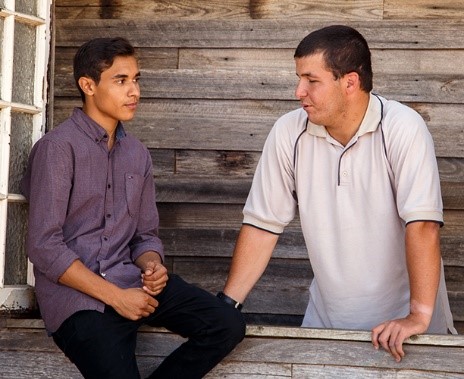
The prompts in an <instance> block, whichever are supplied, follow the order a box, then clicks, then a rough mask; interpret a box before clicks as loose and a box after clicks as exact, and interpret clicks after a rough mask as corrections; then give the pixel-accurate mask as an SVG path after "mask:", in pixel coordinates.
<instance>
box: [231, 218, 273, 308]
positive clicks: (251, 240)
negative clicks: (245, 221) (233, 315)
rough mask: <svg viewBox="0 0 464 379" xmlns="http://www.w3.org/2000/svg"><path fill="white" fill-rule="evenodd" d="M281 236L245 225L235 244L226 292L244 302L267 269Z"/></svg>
mask: <svg viewBox="0 0 464 379" xmlns="http://www.w3.org/2000/svg"><path fill="white" fill-rule="evenodd" d="M278 239H279V236H278V235H277V234H273V233H270V232H268V231H265V230H262V229H258V228H255V227H254V226H250V225H243V226H242V228H241V230H240V233H239V236H238V238H237V242H236V244H235V249H234V254H233V257H232V264H231V267H230V271H229V276H228V278H227V282H226V285H225V287H224V293H225V294H226V295H228V296H230V297H231V298H233V299H235V300H236V301H238V302H240V303H243V301H244V300H245V298H246V297H247V295H248V293H249V292H250V291H251V289H252V288H253V286H254V285H255V284H256V282H257V281H258V279H259V278H260V277H261V275H262V274H263V272H264V270H265V269H266V266H267V264H268V263H269V260H270V259H271V255H272V252H273V251H274V247H275V245H276V243H277V240H278Z"/></svg>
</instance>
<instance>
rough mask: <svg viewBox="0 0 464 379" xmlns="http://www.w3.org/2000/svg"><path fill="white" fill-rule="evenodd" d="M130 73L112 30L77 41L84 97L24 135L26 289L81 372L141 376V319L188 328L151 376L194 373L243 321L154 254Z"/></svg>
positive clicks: (200, 372)
mask: <svg viewBox="0 0 464 379" xmlns="http://www.w3.org/2000/svg"><path fill="white" fill-rule="evenodd" d="M139 77H140V71H139V67H138V63H137V59H136V57H135V51H134V48H133V47H132V46H131V44H130V43H129V42H128V41H127V40H125V39H123V38H113V39H110V38H96V39H93V40H91V41H89V42H87V43H85V44H84V45H82V46H81V47H80V48H79V50H78V51H77V53H76V56H75V58H74V78H75V81H76V85H77V88H78V89H79V91H80V94H81V97H82V101H83V106H82V108H76V109H74V111H73V114H72V115H71V117H70V118H69V119H67V120H66V121H64V122H63V123H62V124H61V125H59V126H58V127H57V128H55V129H54V130H52V131H51V132H49V133H47V134H46V135H45V136H44V137H43V138H42V139H41V140H40V141H39V142H37V143H36V144H35V145H34V147H33V149H32V152H31V155H30V159H29V166H28V169H27V172H26V175H25V177H24V180H23V188H24V193H25V194H26V196H27V198H28V200H29V235H28V254H29V258H30V260H31V262H32V263H33V264H34V273H35V278H36V294H37V299H38V303H39V308H40V311H41V314H42V317H43V319H44V322H45V326H46V328H47V331H48V333H49V334H50V335H52V336H53V339H54V341H55V342H56V344H57V345H58V346H59V347H60V349H61V350H63V352H64V353H65V354H66V356H68V358H69V359H70V360H71V361H72V362H73V363H74V364H75V365H76V366H77V368H78V369H79V370H80V371H81V373H82V374H83V375H84V377H85V378H98V379H102V378H124V379H132V378H134V379H135V378H140V374H139V370H138V368H137V362H136V358H135V345H136V336H137V330H138V328H139V327H140V326H141V325H142V324H148V325H151V326H163V327H166V328H167V329H169V330H171V331H173V332H174V333H178V334H180V335H182V336H183V337H186V338H188V340H187V342H185V343H184V344H182V345H181V346H180V347H179V348H178V349H176V350H175V351H174V352H173V353H171V355H170V356H168V357H167V358H166V359H165V360H164V361H163V362H162V363H161V365H160V366H159V367H158V368H157V369H156V370H155V371H154V372H153V373H152V374H151V376H150V378H170V379H172V378H183V379H185V378H201V377H202V376H204V375H205V374H206V373H207V372H208V371H210V370H211V369H212V368H213V367H214V366H215V365H216V364H217V363H218V362H219V361H220V360H221V359H222V358H224V357H225V356H226V355H227V354H228V353H229V352H230V351H231V350H232V349H233V348H234V347H235V346H236V345H237V344H238V343H239V342H240V341H241V340H242V339H243V336H244V332H245V324H244V321H243V317H242V315H241V313H240V311H239V310H237V309H235V308H234V307H231V306H230V304H228V303H227V302H224V301H222V300H221V299H219V298H218V297H215V296H213V295H211V294H210V293H208V292H206V291H204V290H202V289H199V288H197V287H195V286H192V285H190V284H188V283H186V282H184V281H183V280H182V279H181V278H180V277H178V276H176V275H173V274H168V273H167V270H166V268H165V267H164V265H163V261H164V255H163V246H162V243H161V240H160V239H159V237H158V224H159V218H158V211H157V208H156V204H155V187H154V182H153V176H152V163H151V157H150V154H149V152H148V150H147V149H146V148H145V147H144V146H143V145H142V143H141V142H139V141H138V140H137V139H135V138H133V137H132V136H130V135H128V134H126V133H125V131H124V128H123V125H122V123H121V122H122V121H128V120H131V119H132V118H133V117H134V114H135V111H136V109H137V105H138V102H139V98H140V89H139ZM226 300H227V299H226Z"/></svg>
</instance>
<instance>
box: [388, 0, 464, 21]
mask: <svg viewBox="0 0 464 379" xmlns="http://www.w3.org/2000/svg"><path fill="white" fill-rule="evenodd" d="M463 18H464V3H463V2H462V1H456V0H441V1H439V2H437V1H435V0H415V1H402V0H384V19H403V20H409V19H414V20H418V19H430V20H436V19H446V20H452V19H456V20H458V19H461V20H462V19H463Z"/></svg>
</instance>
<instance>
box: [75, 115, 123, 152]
mask: <svg viewBox="0 0 464 379" xmlns="http://www.w3.org/2000/svg"><path fill="white" fill-rule="evenodd" d="M71 119H72V120H73V121H74V122H75V124H76V125H77V126H78V127H79V128H80V129H81V130H82V131H83V132H84V133H85V134H87V135H88V136H89V137H90V138H91V139H93V140H94V141H95V142H97V143H99V142H100V141H102V140H103V139H104V138H105V137H108V136H107V132H106V130H105V129H104V128H102V127H101V126H100V125H99V124H98V123H97V122H95V121H94V120H93V119H91V118H90V117H89V116H87V114H86V113H85V112H84V111H83V110H82V108H78V107H76V108H74V111H73V114H72V116H71ZM115 136H116V140H120V139H122V138H124V137H125V136H126V131H125V130H124V127H123V125H122V123H121V122H120V121H119V122H118V125H117V126H116V135H115Z"/></svg>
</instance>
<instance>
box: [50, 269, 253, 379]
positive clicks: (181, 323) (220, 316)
mask: <svg viewBox="0 0 464 379" xmlns="http://www.w3.org/2000/svg"><path fill="white" fill-rule="evenodd" d="M156 299H157V300H158V302H159V307H158V308H156V310H155V312H154V313H152V314H151V315H150V316H149V317H146V318H143V319H141V320H138V321H131V320H128V319H126V318H124V317H122V316H120V315H119V314H118V313H116V311H114V310H113V309H112V308H111V307H106V309H105V312H104V313H100V312H97V311H80V312H77V313H75V314H74V315H72V316H71V317H69V318H68V319H67V320H66V321H65V322H64V323H63V324H62V325H61V326H60V328H59V329H58V330H57V331H56V332H55V333H53V339H54V340H55V343H56V344H57V345H58V346H59V348H60V349H61V350H63V352H64V353H65V354H66V356H67V357H68V358H69V359H70V360H71V361H72V362H73V363H74V364H75V365H76V366H77V368H78V369H79V371H80V372H81V373H82V375H83V376H84V377H85V378H95V379H110V378H111V379H116V378H120V379H139V378H140V374H139V370H138V368H137V362H136V359H135V345H136V339H137V329H138V328H139V327H140V326H141V325H142V324H148V325H150V326H163V327H165V328H167V329H169V330H170V331H172V332H174V333H176V334H179V335H181V336H182V337H185V338H188V340H187V341H186V342H185V343H183V344H182V345H181V346H179V347H178V348H177V349H176V350H175V351H173V352H172V353H171V354H170V355H169V356H168V357H167V358H166V359H165V360H164V361H163V362H162V363H161V364H160V365H159V367H158V368H157V369H156V370H155V371H154V372H153V373H152V374H151V375H150V376H149V378H152V379H154V378H169V379H176V378H179V379H180V378H182V379H188V378H201V377H203V376H204V375H205V374H206V373H208V372H209V371H210V370H211V369H212V368H213V367H214V366H215V365H216V364H218V363H219V362H220V361H221V360H222V359H223V358H224V357H225V356H226V355H227V354H228V353H229V352H230V351H232V349H233V348H234V347H235V346H236V345H237V344H238V343H239V342H240V341H241V340H242V339H243V337H244V335H245V322H244V320H243V316H242V314H241V313H240V311H238V310H236V309H234V308H233V307H231V306H230V305H227V304H225V303H224V302H222V301H221V300H219V299H218V298H217V297H215V296H213V295H211V294H210V293H209V292H207V291H204V290H202V289H200V288H198V287H195V286H193V285H191V284H188V283H186V282H185V281H184V280H182V279H181V278H180V277H179V276H177V275H170V276H169V280H168V283H167V285H166V287H165V288H164V290H163V292H162V293H161V294H160V295H158V296H156Z"/></svg>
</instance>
